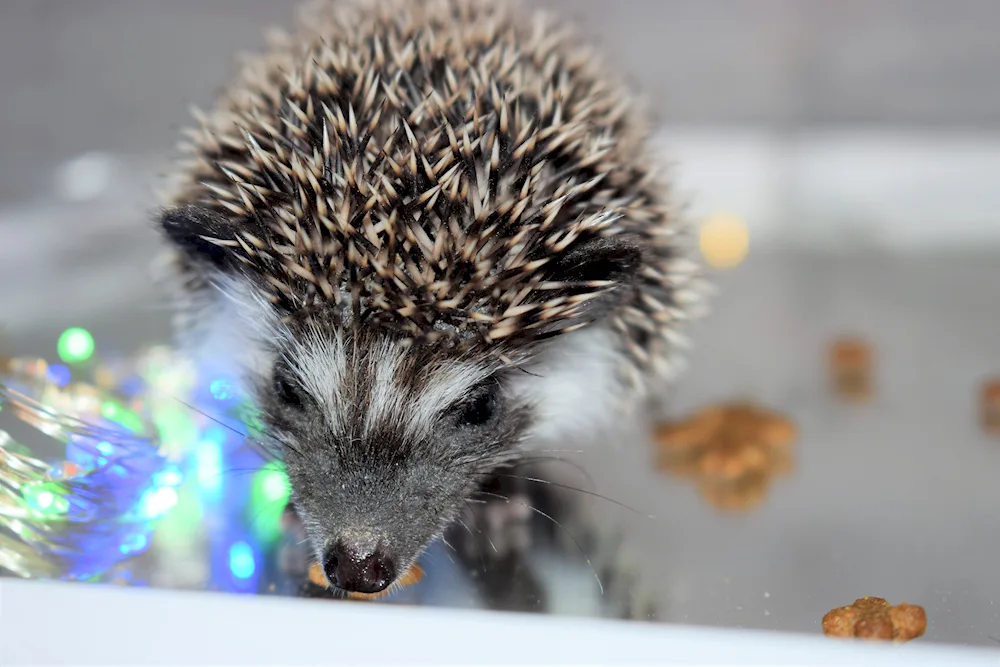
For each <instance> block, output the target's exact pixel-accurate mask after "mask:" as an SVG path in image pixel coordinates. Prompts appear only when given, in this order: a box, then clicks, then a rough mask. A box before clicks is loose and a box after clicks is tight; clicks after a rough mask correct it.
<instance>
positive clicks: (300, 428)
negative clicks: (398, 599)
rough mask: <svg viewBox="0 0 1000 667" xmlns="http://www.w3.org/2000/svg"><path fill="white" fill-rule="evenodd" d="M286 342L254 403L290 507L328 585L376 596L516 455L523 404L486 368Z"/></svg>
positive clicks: (370, 341)
mask: <svg viewBox="0 0 1000 667" xmlns="http://www.w3.org/2000/svg"><path fill="white" fill-rule="evenodd" d="M287 340H288V341H291V342H290V343H289V344H287V345H286V346H285V347H284V348H283V349H281V350H280V351H276V354H275V361H274V363H273V364H272V368H271V372H270V374H268V375H265V376H264V377H263V378H262V380H261V381H260V382H259V383H258V386H257V396H258V400H259V403H260V405H261V407H262V408H263V419H264V421H265V423H266V425H267V426H268V427H269V428H270V430H271V431H272V433H273V434H274V435H275V436H276V437H277V439H278V440H279V441H281V442H282V443H284V448H285V460H286V465H287V469H288V474H289V478H290V481H291V485H292V490H293V502H294V503H295V506H296V508H297V510H298V512H299V514H300V515H301V516H302V518H303V521H304V523H305V525H306V527H307V531H308V534H309V537H310V541H311V542H312V545H313V548H314V552H315V555H316V557H317V558H318V559H319V561H320V562H321V563H322V564H323V566H324V569H325V571H326V573H327V576H328V577H329V579H330V581H331V582H332V583H334V584H335V585H336V586H338V587H339V588H341V589H345V590H348V591H357V592H364V593H372V592H377V591H380V590H383V589H385V588H386V587H387V586H389V585H390V584H392V582H393V581H394V580H395V579H396V577H397V576H398V575H402V574H403V573H404V572H405V571H406V570H407V569H408V568H409V566H410V565H411V564H412V563H413V561H414V560H416V558H417V557H418V556H419V555H420V553H421V552H422V551H423V549H424V548H425V547H426V545H427V544H428V543H429V542H430V541H431V540H433V539H434V538H435V537H436V536H437V535H438V534H440V533H441V532H442V531H443V529H444V528H445V527H446V526H447V524H449V523H450V522H451V521H452V520H453V518H454V516H455V515H456V514H457V513H458V511H459V510H460V509H461V508H463V507H464V506H465V504H464V503H465V501H466V500H467V498H468V496H469V494H471V493H472V492H473V491H474V489H475V486H476V482H477V481H479V480H480V479H481V476H482V474H483V473H485V472H486V471H488V470H489V469H491V468H493V467H495V466H496V465H498V463H499V462H501V461H502V460H504V459H506V458H508V457H510V456H511V454H513V453H514V452H515V451H516V449H517V444H518V442H519V440H520V438H521V436H522V435H523V433H524V432H525V427H526V426H527V424H528V422H529V413H528V409H527V406H526V405H523V404H521V403H520V402H519V401H518V399H517V398H516V396H514V395H513V394H511V393H510V391H509V382H508V378H507V377H506V376H505V375H504V371H502V370H501V371H499V372H498V371H497V369H496V368H495V367H494V366H493V365H492V364H491V363H489V362H488V360H487V359H485V358H475V357H473V356H469V355H465V356H464V357H462V358H453V359H441V358H440V357H439V356H437V357H432V356H430V355H429V354H428V353H426V352H425V351H422V350H420V349H416V348H412V347H407V346H404V345H401V344H400V343H399V341H398V340H395V339H394V338H392V337H390V336H386V335H384V334H379V333H373V332H364V331H363V332H360V333H358V334H353V333H343V332H341V331H340V330H337V329H330V330H328V331H324V330H323V329H322V328H321V327H318V326H316V325H313V326H311V327H310V328H309V329H308V331H305V332H294V333H293V335H291V336H290V337H289V338H287Z"/></svg>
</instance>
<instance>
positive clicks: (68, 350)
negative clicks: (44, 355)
mask: <svg viewBox="0 0 1000 667" xmlns="http://www.w3.org/2000/svg"><path fill="white" fill-rule="evenodd" d="M56 351H57V352H58V354H59V358H60V359H62V360H63V361H65V362H66V363H67V364H78V363H82V362H84V361H86V360H87V359H90V357H91V355H93V354H94V337H93V336H92V335H91V334H90V332H89V331H87V330H86V329H81V328H80V327H72V328H70V329H66V331H64V332H62V335H61V336H59V342H58V343H57V344H56Z"/></svg>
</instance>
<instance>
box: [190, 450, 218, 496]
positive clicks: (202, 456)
mask: <svg viewBox="0 0 1000 667" xmlns="http://www.w3.org/2000/svg"><path fill="white" fill-rule="evenodd" d="M195 466H196V468H197V473H196V474H197V478H198V484H200V485H201V486H202V488H203V489H205V490H206V491H211V490H214V489H217V488H218V487H219V485H220V484H222V450H221V449H220V447H219V445H218V444H217V443H215V442H212V441H211V440H203V441H201V442H200V443H198V449H197V451H196V452H195Z"/></svg>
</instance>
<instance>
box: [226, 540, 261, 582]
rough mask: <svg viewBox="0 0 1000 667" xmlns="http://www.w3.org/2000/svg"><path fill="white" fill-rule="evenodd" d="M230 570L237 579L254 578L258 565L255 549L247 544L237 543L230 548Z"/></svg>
mask: <svg viewBox="0 0 1000 667" xmlns="http://www.w3.org/2000/svg"><path fill="white" fill-rule="evenodd" d="M229 569H230V571H232V573H233V576H234V577H236V578H237V579H249V578H250V577H252V576H253V573H254V570H256V569H257V564H256V563H255V562H254V557H253V549H252V548H251V547H250V545H249V544H247V543H246V542H237V543H235V544H234V545H233V546H231V547H229Z"/></svg>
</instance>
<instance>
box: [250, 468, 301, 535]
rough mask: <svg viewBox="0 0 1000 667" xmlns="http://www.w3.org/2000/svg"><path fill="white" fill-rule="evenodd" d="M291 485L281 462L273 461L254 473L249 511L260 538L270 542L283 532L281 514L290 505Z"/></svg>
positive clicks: (254, 528)
mask: <svg viewBox="0 0 1000 667" xmlns="http://www.w3.org/2000/svg"><path fill="white" fill-rule="evenodd" d="M290 496H291V486H290V485H289V482H288V475H287V474H286V473H285V468H284V466H283V465H282V464H281V463H280V462H271V463H268V464H266V465H264V466H263V467H262V468H261V469H260V470H258V471H257V472H256V473H254V478H253V482H252V483H251V486H250V505H249V511H250V513H251V516H252V517H253V518H252V521H253V525H252V528H253V531H254V533H255V534H256V536H257V537H258V539H260V540H262V541H264V542H270V541H271V540H273V539H275V538H276V537H277V536H278V534H279V533H280V532H281V515H282V513H283V512H284V511H285V506H286V505H288V499H289V497H290Z"/></svg>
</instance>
